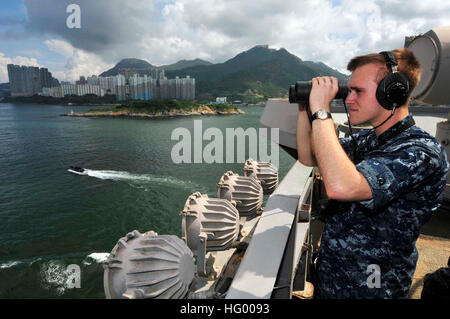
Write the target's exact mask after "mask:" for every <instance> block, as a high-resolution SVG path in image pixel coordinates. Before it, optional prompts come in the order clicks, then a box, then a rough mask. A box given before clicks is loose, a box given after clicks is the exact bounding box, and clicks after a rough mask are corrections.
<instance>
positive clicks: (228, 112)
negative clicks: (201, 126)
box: [61, 108, 245, 119]
mask: <svg viewBox="0 0 450 319" xmlns="http://www.w3.org/2000/svg"><path fill="white" fill-rule="evenodd" d="M236 114H245V112H244V111H242V110H241V109H237V110H226V111H213V110H211V109H209V108H208V109H203V110H199V111H184V110H171V111H164V112H156V113H133V112H131V111H128V110H122V111H116V112H115V111H106V112H86V113H76V112H73V113H66V114H61V116H69V117H94V118H96V117H103V118H125V119H127V118H130V119H154V118H170V117H180V116H195V115H197V116H198V115H236Z"/></svg>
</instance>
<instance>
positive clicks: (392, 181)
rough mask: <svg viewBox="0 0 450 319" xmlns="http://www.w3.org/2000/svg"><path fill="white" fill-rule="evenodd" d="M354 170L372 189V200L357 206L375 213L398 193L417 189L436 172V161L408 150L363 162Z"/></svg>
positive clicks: (420, 152)
mask: <svg viewBox="0 0 450 319" xmlns="http://www.w3.org/2000/svg"><path fill="white" fill-rule="evenodd" d="M356 168H357V170H358V171H359V172H361V174H362V175H363V176H364V177H365V178H366V180H367V182H368V183H369V186H370V188H371V189H372V199H370V200H366V201H360V202H359V203H360V204H361V205H363V206H365V207H366V208H368V209H370V210H378V209H380V208H381V207H383V206H385V205H386V204H387V203H389V202H390V201H392V200H394V199H396V198H397V197H399V196H400V195H401V194H404V193H405V192H412V191H414V190H415V189H418V187H419V188H420V185H422V184H423V183H424V182H425V181H426V180H427V179H428V178H429V177H430V176H432V175H434V174H435V173H436V170H438V168H439V160H438V157H436V155H435V154H433V153H432V152H430V153H427V152H424V151H423V149H419V148H414V147H411V148H408V149H403V150H400V151H397V152H385V153H384V156H383V157H375V158H372V159H367V160H364V161H362V162H361V163H359V164H358V165H356Z"/></svg>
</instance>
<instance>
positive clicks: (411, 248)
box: [316, 115, 448, 298]
mask: <svg viewBox="0 0 450 319" xmlns="http://www.w3.org/2000/svg"><path fill="white" fill-rule="evenodd" d="M413 124H414V120H413V119H412V116H411V115H409V116H407V117H406V118H404V119H403V120H401V121H399V122H398V123H396V124H395V125H394V126H392V127H391V128H390V129H388V130H387V131H385V132H383V134H381V135H380V136H378V137H377V136H376V135H375V132H374V131H373V130H365V131H361V132H359V133H357V134H355V135H354V138H355V140H356V142H357V145H358V146H359V147H358V149H359V151H358V152H357V154H359V158H360V161H359V160H357V161H356V162H355V161H354V158H353V157H354V154H353V143H354V142H353V140H352V139H351V138H344V139H340V141H341V145H342V146H343V148H344V150H345V151H346V152H347V154H348V155H349V157H350V159H352V161H354V162H355V164H356V167H357V169H358V171H360V172H361V173H362V174H363V175H364V177H365V178H366V179H367V181H368V183H369V185H370V187H371V189H372V194H373V198H372V199H370V200H366V201H355V202H338V201H335V202H334V203H335V204H336V205H334V206H333V210H334V211H335V214H333V215H331V217H329V219H328V221H327V223H326V225H325V229H324V231H323V234H322V239H321V245H320V249H319V254H318V260H317V272H316V288H317V294H316V295H317V297H318V298H407V296H408V291H409V288H410V286H411V282H412V277H413V274H414V270H415V267H416V262H417V258H418V253H417V249H416V247H415V243H416V240H417V237H418V236H419V231H420V227H421V226H422V225H423V224H425V223H426V222H427V221H428V220H429V219H430V218H431V215H432V214H433V212H435V211H436V210H437V208H438V207H439V205H440V203H441V201H442V198H443V192H444V189H445V184H446V175H447V172H448V163H447V156H446V153H445V149H444V148H443V147H442V146H441V145H440V144H439V143H438V142H437V141H436V139H435V138H434V137H433V136H431V135H429V134H428V133H426V132H424V131H423V130H422V129H420V128H419V127H417V126H415V125H413ZM358 162H359V163H358ZM370 265H377V266H378V267H379V269H380V277H379V279H380V280H379V284H380V286H379V287H380V288H376V287H373V284H376V281H375V280H374V277H371V278H370V280H369V276H371V275H373V274H374V272H373V269H372V268H370V267H372V266H370ZM369 266H370V267H369ZM368 281H369V282H370V283H371V284H370V285H369V284H368ZM369 286H371V287H372V288H370V287H369Z"/></svg>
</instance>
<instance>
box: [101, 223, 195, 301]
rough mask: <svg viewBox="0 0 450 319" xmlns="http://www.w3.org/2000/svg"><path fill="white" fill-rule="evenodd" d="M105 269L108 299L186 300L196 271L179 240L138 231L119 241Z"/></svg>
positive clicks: (189, 255) (105, 286)
mask: <svg viewBox="0 0 450 319" xmlns="http://www.w3.org/2000/svg"><path fill="white" fill-rule="evenodd" d="M103 266H104V269H105V271H104V288H105V295H106V298H108V299H119V298H127V299H144V298H158V299H181V298H184V297H185V296H186V294H187V292H188V288H189V286H190V284H191V282H192V280H193V278H194V269H195V267H194V258H193V254H192V252H191V250H190V249H189V248H188V247H187V246H186V244H185V243H184V242H183V241H182V240H181V239H180V238H178V237H177V236H175V235H160V236H158V234H157V233H155V232H154V231H149V232H146V233H144V234H141V233H140V232H138V231H137V230H135V231H132V232H131V233H128V234H127V235H126V236H125V237H123V238H121V239H119V241H118V243H117V244H116V246H115V247H114V248H113V250H112V251H111V254H110V256H109V257H108V259H107V260H106V262H105V263H104V265H103Z"/></svg>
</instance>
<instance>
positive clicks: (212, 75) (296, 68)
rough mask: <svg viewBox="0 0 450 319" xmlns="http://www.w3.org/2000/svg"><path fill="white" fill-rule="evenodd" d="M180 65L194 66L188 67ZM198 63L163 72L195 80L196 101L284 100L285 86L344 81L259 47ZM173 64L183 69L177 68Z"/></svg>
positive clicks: (317, 67) (307, 63) (316, 64)
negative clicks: (327, 79)
mask: <svg viewBox="0 0 450 319" xmlns="http://www.w3.org/2000/svg"><path fill="white" fill-rule="evenodd" d="M122 61H123V60H122ZM122 61H121V62H122ZM183 61H188V62H192V61H194V63H191V64H190V65H189V63H183ZM195 61H197V62H195ZM134 62H136V61H134ZM144 62H145V63H148V62H147V61H144ZM202 62H205V61H203V60H200V59H196V60H190V61H189V60H180V61H178V62H177V63H174V64H172V65H169V66H174V65H175V68H174V69H170V68H169V69H167V70H166V72H165V74H166V76H167V77H168V78H169V79H170V78H175V77H176V76H179V77H185V76H187V75H189V76H190V77H191V78H195V80H196V98H197V100H200V101H208V100H209V101H211V100H214V99H215V97H217V96H226V97H228V98H230V99H232V100H242V101H243V102H249V103H253V102H259V101H262V100H265V99H267V98H270V97H287V95H288V88H289V85H291V84H294V83H295V82H296V81H307V80H310V79H311V78H313V77H316V76H335V77H337V78H338V79H340V80H346V79H347V78H348V77H347V76H346V75H344V74H342V73H340V72H339V71H337V70H336V69H333V68H331V67H329V66H328V65H326V64H324V63H323V62H312V61H303V60H302V59H300V58H299V57H297V56H295V55H293V54H291V53H290V52H288V51H287V50H286V49H284V48H281V49H271V48H269V47H268V46H261V45H257V46H254V47H252V48H250V49H249V50H246V51H243V52H241V53H238V54H237V55H236V56H234V57H233V58H231V59H229V60H227V61H225V62H223V63H216V64H212V63H209V62H207V63H202ZM119 63H120V62H119ZM119 63H118V64H117V65H119ZM148 64H149V65H151V64H150V63H148ZM177 64H178V66H186V65H187V67H184V68H177V66H176V65H177ZM117 65H116V67H117ZM122 65H123V64H122ZM141 65H145V64H141ZM116 67H115V68H116ZM152 67H154V66H152ZM166 67H167V66H166ZM154 68H164V66H161V67H154ZM113 69H114V68H113ZM116 69H117V71H118V68H116ZM111 70H112V69H111ZM111 70H108V71H111ZM108 71H106V72H108ZM104 73H105V72H104Z"/></svg>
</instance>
